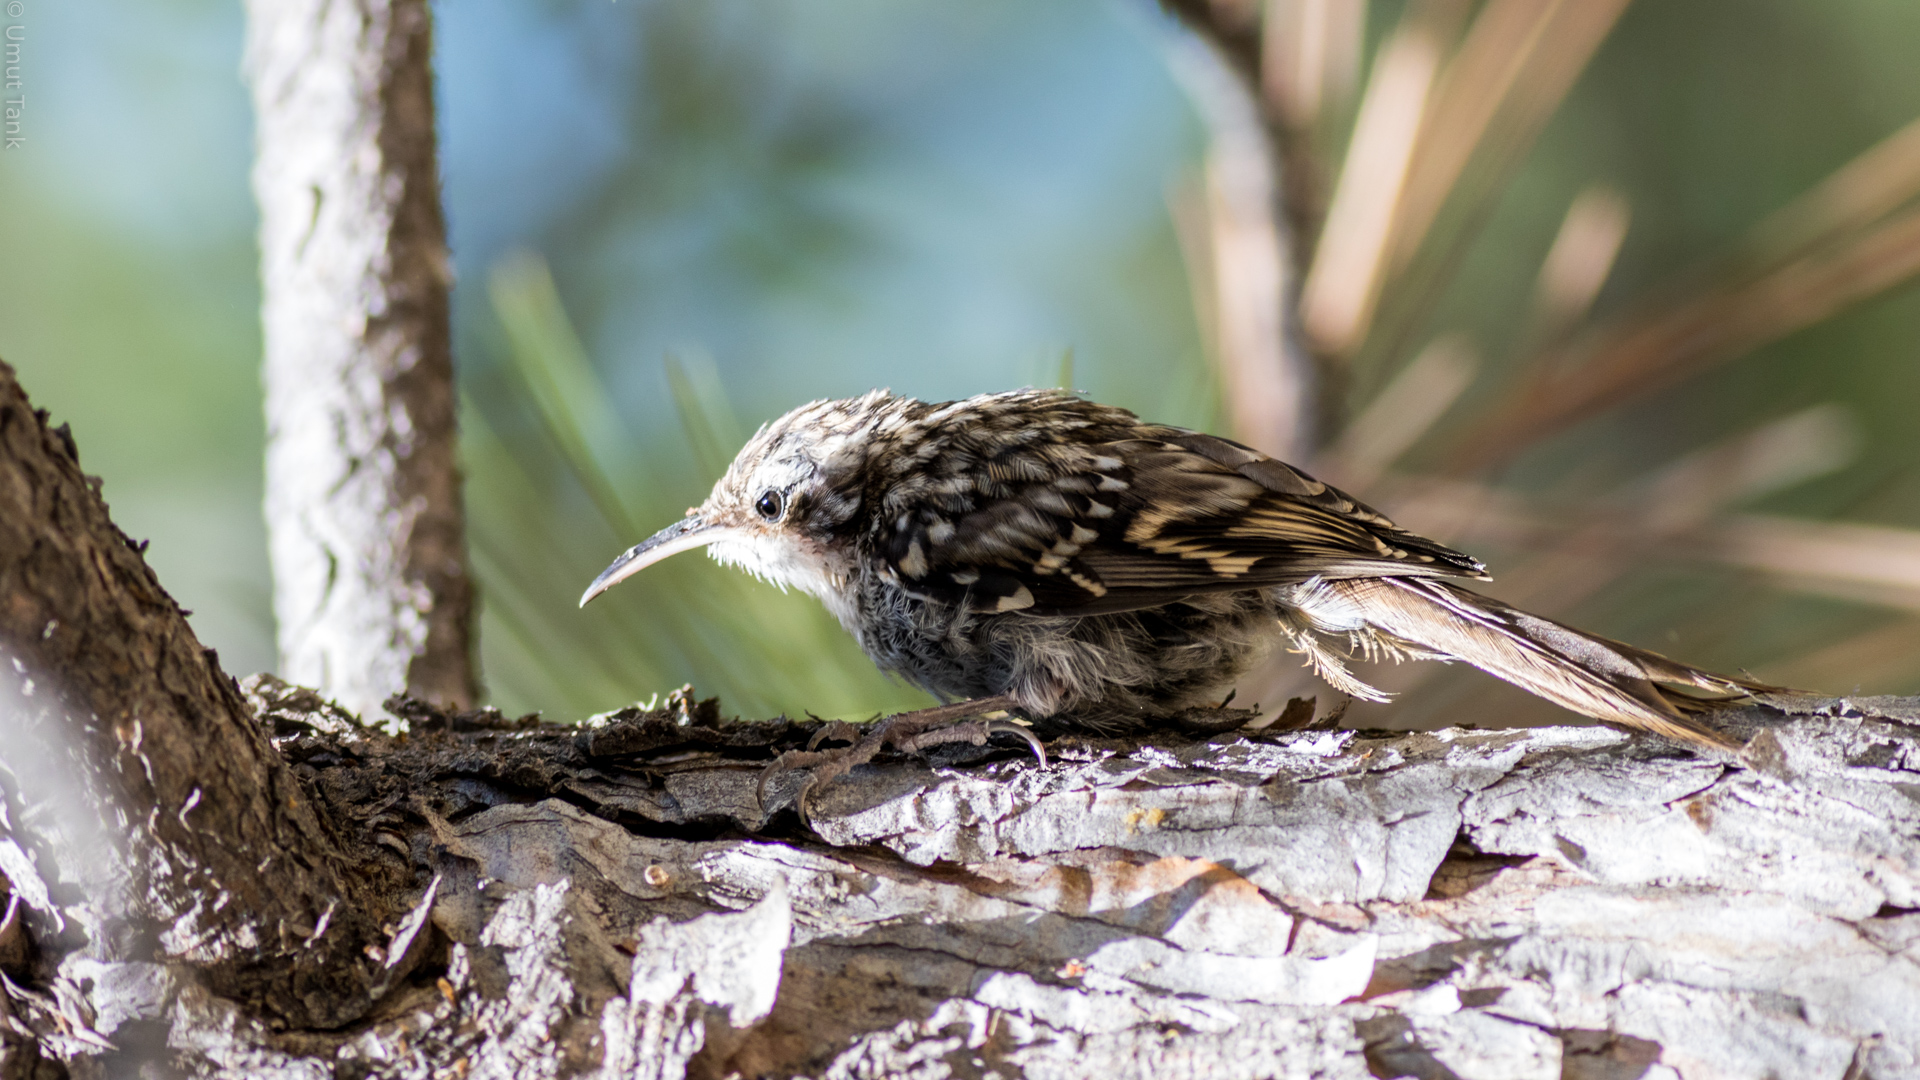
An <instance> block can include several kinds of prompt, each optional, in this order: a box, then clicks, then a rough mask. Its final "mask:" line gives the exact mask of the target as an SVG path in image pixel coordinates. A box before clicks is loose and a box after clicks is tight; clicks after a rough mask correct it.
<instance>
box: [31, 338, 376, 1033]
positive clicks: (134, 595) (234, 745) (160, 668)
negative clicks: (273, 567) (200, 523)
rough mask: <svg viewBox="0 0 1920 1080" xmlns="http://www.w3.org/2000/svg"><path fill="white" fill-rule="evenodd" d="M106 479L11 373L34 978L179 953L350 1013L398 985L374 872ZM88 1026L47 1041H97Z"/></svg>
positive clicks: (244, 994)
mask: <svg viewBox="0 0 1920 1080" xmlns="http://www.w3.org/2000/svg"><path fill="white" fill-rule="evenodd" d="M98 483H99V482H98V481H97V480H93V479H91V478H89V477H87V476H85V475H83V474H82V473H81V471H80V467H79V460H78V453H77V451H76V449H75V447H74V444H73V440H72V437H71V436H70V435H68V434H67V431H66V428H65V427H61V428H57V429H53V428H48V427H47V425H46V422H45V416H44V414H40V413H36V412H35V411H34V410H33V409H32V407H31V406H30V405H29V404H28V402H27V399H26V396H25V395H24V394H23V393H22V392H21V390H20V387H19V384H18V383H17V382H16V381H15V380H14V376H13V371H12V369H11V368H9V367H7V366H6V365H5V364H0V653H4V654H5V658H4V659H3V660H0V673H3V676H4V677H3V678H0V683H4V687H0V689H6V690H7V693H6V694H5V696H4V699H0V784H4V787H5V792H4V794H5V799H4V801H0V832H3V833H4V834H5V835H6V839H3V840H0V873H3V874H4V876H5V877H6V878H7V879H9V880H10V881H11V882H12V889H11V892H12V894H13V897H14V900H15V901H16V902H22V903H26V904H28V905H30V906H32V907H33V908H34V909H35V910H36V911H40V912H42V913H44V914H45V915H46V917H47V918H48V919H50V920H51V929H50V930H49V929H47V928H45V927H43V928H42V930H41V932H40V935H39V936H40V938H41V940H40V945H41V948H42V950H43V955H44V958H45V960H46V964H47V966H46V967H45V968H43V969H38V975H39V976H40V977H39V979H38V980H37V981H38V982H40V984H41V985H42V986H44V987H48V988H51V989H52V990H53V991H54V992H55V995H56V997H58V998H59V999H60V1000H66V999H68V998H70V997H72V996H73V995H74V994H79V995H80V997H81V999H84V997H85V993H86V991H85V990H84V989H81V988H83V987H84V986H86V985H87V984H88V982H89V980H95V979H97V978H98V977H99V972H101V971H102V970H104V969H103V967H102V965H107V966H115V965H117V967H114V970H116V971H118V972H119V975H118V976H117V977H119V978H121V979H122V981H127V982H138V983H141V984H142V985H143V987H144V989H145V990H147V991H151V992H155V993H157V992H158V982H157V981H156V980H161V979H162V978H163V969H162V968H161V967H159V966H156V965H162V964H176V963H177V964H180V965H184V967H185V968H191V969H192V970H194V971H197V972H198V973H199V975H200V977H201V979H202V981H203V982H204V984H205V986H206V988H207V989H208V990H210V991H211V992H213V993H215V994H220V995H223V996H226V997H230V998H232V999H234V1000H235V1001H236V1003H237V1004H238V1005H240V1006H241V1007H243V1008H245V1009H246V1010H247V1011H248V1012H249V1013H251V1014H252V1015H255V1016H258V1017H260V1018H261V1019H262V1020H263V1021H271V1022H277V1023H284V1024H291V1025H295V1026H314V1025H319V1026H330V1025H335V1024H339V1023H343V1022H346V1021H349V1020H352V1019H354V1018H355V1017H357V1016H358V1015H360V1014H361V1013H364V1012H365V1011H366V1008H367V1005H366V1000H365V999H366V995H367V992H368V990H369V989H370V988H374V987H377V986H378V985H379V984H380V983H382V982H383V980H384V979H385V974H384V972H382V971H381V970H380V968H379V967H378V965H371V964H369V963H367V958H366V957H365V956H364V955H362V954H361V951H360V950H361V948H362V946H363V945H365V944H367V943H369V942H372V941H373V940H374V937H373V928H374V927H377V925H378V923H377V921H373V922H370V921H369V920H371V919H377V916H378V914H379V912H380V907H379V905H378V903H377V902H376V900H375V898H376V897H377V896H378V890H377V888H376V887H375V883H374V882H373V881H372V880H370V879H367V878H366V877H365V874H366V871H367V869H368V866H367V864H366V862H365V860H364V858H361V857H358V856H356V857H353V858H351V859H350V858H348V857H347V856H346V855H345V853H344V852H343V850H342V849H341V848H340V846H339V843H338V841H337V840H336V839H335V837H334V835H333V833H332V832H331V830H330V828H329V826H328V824H327V822H326V820H325V819H324V818H323V817H321V816H319V815H317V814H316V813H315V808H314V806H313V804H312V800H311V799H309V798H308V797H307V796H306V795H305V793H304V792H303V791H302V789H301V788H300V786H299V784H298V783H297V782H296V781H295V779H294V777H293V775H292V773H291V771H290V770H289V769H288V766H287V764H286V762H285V761H284V760H283V759H282V758H281V756H280V755H279V754H278V753H277V752H275V750H274V749H273V747H272V746H271V745H269V743H268V741H267V739H266V738H265V736H264V734H263V733H262V732H261V730H260V728H259V726H258V725H257V724H256V723H255V722H254V720H253V718H252V715H251V712H250V710H249V709H248V707H247V705H246V703H245V702H244V701H243V700H242V699H241V697H240V694H239V692H238V691H237V689H236V688H235V687H234V685H233V681H232V680H231V679H229V678H227V676H225V675H224V674H222V673H221V672H220V669H219V666H218V663H217V662H216V660H215V657H214V656H213V654H212V653H211V651H209V650H203V649H202V648H201V647H200V645H199V643H198V642H197V641H195V640H194V637H193V633H192V631H191V630H190V629H188V627H187V622H186V619H185V618H184V617H183V615H182V614H181V612H180V609H179V607H178V606H177V605H175V604H174V602H173V600H172V598H171V597H169V596H168V595H167V594H166V592H165V591H164V590H162V589H161V588H160V585H159V583H158V582H157V581H156V580H155V579H154V577H153V573H152V571H151V570H149V569H148V568H147V566H146V563H145V562H144V561H143V560H142V559H141V557H140V555H139V553H138V551H137V550H136V549H135V548H134V546H133V545H132V543H131V542H130V541H128V540H127V538H126V536H125V535H124V534H122V533H121V532H120V531H119V530H118V529H117V528H115V527H114V525H113V523H112V522H111V521H110V520H108V517H107V511H106V505H105V504H104V503H103V502H102V501H101V499H100V496H99V493H98ZM13 925H16V926H17V923H16V924H13ZM5 955H6V949H5V948H0V957H4V956H5ZM9 974H12V972H9ZM14 1004H15V1007H16V1008H18V1007H20V1001H19V1000H16V1001H15V1003H14ZM91 1027H92V1020H91V1018H88V1019H87V1020H86V1021H85V1022H82V1023H81V1024H80V1025H79V1026H78V1027H77V1028H75V1029H74V1030H73V1031H69V1032H64V1033H61V1034H59V1035H58V1036H56V1037H54V1042H53V1044H52V1045H53V1046H54V1048H55V1049H56V1050H57V1051H59V1052H62V1053H66V1052H70V1051H72V1050H73V1049H74V1048H75V1047H77V1046H84V1045H86V1043H85V1041H84V1038H83V1036H84V1033H85V1032H86V1031H88V1030H90V1029H91ZM76 1032H77V1033H79V1034H76ZM16 1034H17V1032H16ZM5 1037H6V1036H5V1034H4V1033H0V1039H4V1038H5ZM62 1039H67V1040H72V1039H82V1041H81V1042H79V1043H73V1042H70V1041H69V1042H62V1041H61V1040H62Z"/></svg>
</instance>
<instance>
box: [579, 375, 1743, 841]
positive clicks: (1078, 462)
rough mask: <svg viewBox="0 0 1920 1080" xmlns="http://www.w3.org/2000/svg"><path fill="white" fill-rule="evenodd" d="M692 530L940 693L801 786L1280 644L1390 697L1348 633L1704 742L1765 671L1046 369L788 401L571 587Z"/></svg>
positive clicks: (1375, 653)
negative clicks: (1045, 382)
mask: <svg viewBox="0 0 1920 1080" xmlns="http://www.w3.org/2000/svg"><path fill="white" fill-rule="evenodd" d="M696 547H705V548H707V550H708V551H709V552H710V553H711V554H712V555H713V557H714V558H715V559H718V560H719V561H720V562H722V563H726V564H730V565H733V566H738V567H740V568H742V569H745V570H747V571H749V572H751V573H753V574H756V575H758V576H760V577H762V578H765V579H767V580H769V581H773V582H776V583H778V584H781V585H784V586H791V587H793V588H797V589H800V590H801V591H803V592H806V593H808V594H810V595H812V596H815V597H818V598H819V599H820V601H821V602H822V603H824V604H825V605H826V606H827V608H828V609H829V610H830V611H832V612H833V614H834V615H835V616H836V617H838V618H839V620H840V623H841V625H842V626H845V627H846V628H847V631H848V632H849V633H851V634H852V635H853V636H854V638H855V640H857V641H858V642H859V643H860V647H861V648H862V649H864V650H865V651H866V653H867V655H868V656H870V657H872V658H873V661H874V663H876V664H878V665H879V666H880V667H881V668H882V669H884V670H886V671H889V672H893V673H895V674H897V675H899V676H901V677H902V678H904V679H905V680H906V681H908V682H910V683H912V684H914V685H916V686H919V687H922V688H924V689H926V690H927V691H929V692H931V693H932V694H934V695H935V696H936V697H939V698H941V699H942V700H944V701H947V702H950V703H952V704H948V705H945V706H942V707H938V708H933V709H925V710H921V711H919V712H914V713H905V714H902V715H900V716H896V717H893V718H891V719H889V720H886V721H883V722H881V723H880V724H877V725H874V726H873V727H872V728H871V729H869V730H868V732H867V733H866V734H865V735H864V736H860V737H857V738H856V741H855V743H854V745H853V746H850V747H847V748H844V749H842V750H839V751H833V752H827V753H809V752H789V754H787V755H786V756H785V757H784V758H783V759H782V761H781V762H778V763H776V768H781V767H796V766H814V767H817V768H816V772H815V775H814V776H813V777H812V779H811V780H810V781H809V784H808V787H809V788H811V787H812V786H814V785H815V784H818V783H823V782H826V781H828V780H830V779H832V778H833V777H835V776H838V775H840V774H843V773H844V772H845V771H846V770H847V769H849V768H851V767H852V766H853V765H855V764H858V763H860V762H864V761H866V760H869V759H871V758H872V757H873V756H874V754H875V753H877V752H878V751H879V750H880V749H881V748H882V747H883V746H885V745H893V746H896V747H898V748H901V749H905V750H915V749H919V748H922V747H925V746H930V745H934V744H937V743H941V742H953V741H962V740H964V741H970V742H979V741H981V740H984V739H985V738H986V737H987V735H988V734H990V733H992V732H994V731H1014V732H1018V733H1022V734H1025V729H1024V728H1020V727H1016V726H1014V725H1012V724H1009V723H1007V722H1006V721H1005V720H1000V719H992V717H996V716H1002V715H1004V714H1006V713H1016V714H1019V715H1022V716H1024V717H1026V718H1028V719H1029V720H1042V719H1046V718H1055V719H1057V720H1059V721H1060V722H1063V723H1067V724H1072V725H1079V726H1084V727H1088V728H1092V729H1095V730H1098V729H1100V728H1102V727H1106V728H1112V727H1115V726H1118V725H1120V724H1122V723H1125V724H1128V725H1130V726H1132V725H1138V724H1140V723H1142V722H1146V723H1152V722H1154V721H1158V720H1164V719H1167V718H1170V717H1173V716H1176V715H1178V714H1180V713H1182V712H1184V711H1185V710H1188V709H1192V708H1194V707H1197V706H1201V705H1205V704H1212V703H1215V702H1218V701H1219V700H1220V698H1221V695H1222V693H1223V692H1224V691H1225V690H1226V688H1228V687H1229V686H1230V685H1231V684H1232V683H1233V681H1234V680H1235V679H1236V678H1237V677H1238V676H1240V675H1241V674H1243V673H1244V672H1246V671H1247V670H1248V668H1250V667H1251V666H1252V665H1253V664H1255V663H1256V662H1258V661H1259V660H1260V659H1261V658H1262V657H1263V656H1265V655H1266V654H1267V653H1268V652H1269V651H1270V650H1271V649H1272V648H1273V647H1274V646H1276V645H1279V644H1281V643H1285V644H1286V645H1287V646H1289V647H1290V648H1291V649H1292V650H1294V651H1295V652H1298V653H1300V654H1301V655H1303V656H1304V657H1305V658H1306V662H1307V664H1309V665H1310V666H1311V667H1312V668H1313V669H1314V671H1315V672H1317V673H1318V674H1319V676H1320V677H1321V678H1322V679H1324V680H1326V682H1327V683H1328V684H1329V685H1331V686H1332V687H1333V688H1335V689H1336V690H1339V691H1342V692H1344V693H1347V694H1351V695H1353V696H1354V697H1358V698H1364V699H1368V700H1373V701H1380V700H1385V698H1386V695H1384V694H1382V693H1381V692H1380V691H1378V690H1376V689H1374V688H1373V687H1371V686H1369V685H1367V684H1366V683H1364V682H1362V681H1361V680H1360V679H1358V678H1357V677H1355V676H1354V675H1353V673H1352V672H1351V671H1349V669H1348V666H1347V665H1348V662H1349V661H1350V660H1352V659H1354V658H1356V657H1365V658H1368V659H1376V658H1390V659H1394V660H1409V659H1420V660H1441V661H1462V662H1465V663H1468V664H1472V665H1473V666H1475V667H1477V668H1480V669H1481V670H1482V671H1485V672H1488V673H1489V674H1492V675H1494V676H1497V677H1499V678H1501V679H1505V680H1506V681H1507V682H1510V683H1513V684H1514V685H1516V686H1518V687H1520V688H1522V689H1524V690H1527V691H1529V692H1531V693H1534V694H1537V695H1539V696H1540V697H1543V698H1546V699H1547V700H1549V701H1552V702H1555V703H1557V704H1559V705H1562V706H1565V707H1566V708H1568V709H1571V710H1573V711H1574V712H1577V713H1581V714H1584V715H1586V716H1590V717H1593V718H1595V719H1598V720H1601V721H1603V722H1606V723H1610V724H1615V725H1619V726H1624V727H1627V728H1633V729H1638V730H1642V731H1648V732H1653V733H1656V734H1658V735H1662V736H1665V737H1667V738H1671V739H1677V740H1682V741H1685V742H1690V743H1694V744H1699V745H1704V746H1711V747H1727V746H1730V745H1732V744H1731V743H1730V742H1729V740H1727V739H1726V737H1724V736H1722V735H1720V734H1719V733H1717V732H1715V731H1714V730H1713V729H1712V728H1711V727H1709V726H1708V725H1707V724H1705V723H1703V722H1702V720H1701V719H1700V714H1701V713H1702V712H1703V711H1705V710H1706V709H1707V708H1709V707H1711V706H1714V705H1717V704H1723V703H1725V702H1726V701H1728V700H1729V699H1735V698H1740V697H1744V696H1746V695H1748V694H1749V693H1751V692H1756V691H1770V690H1775V689H1777V688H1774V687H1768V686H1763V685H1761V684H1758V683H1754V682H1751V681H1748V680H1744V679H1738V678H1733V677H1729V676H1725V675H1716V674H1714V673H1712V672H1708V671H1702V670H1700V669H1698V668H1694V667H1689V666H1687V665H1685V664H1681V663H1677V662H1675V661H1672V660H1669V659H1667V658H1666V657H1664V656H1660V655H1658V654H1656V653H1652V652H1648V651H1646V650H1644V649H1638V648H1635V647H1633V646H1631V645H1626V644H1622V643H1620V642H1617V641H1611V640H1608V639H1606V638H1602V637H1597V636H1595V635H1592V634H1588V633H1585V632H1583V631H1580V630H1576V629H1574V628H1572V627H1570V626H1565V625H1563V624H1561V623H1557V622H1554V621H1552V620H1550V619H1545V618H1541V617H1540V616H1537V615H1531V614H1528V613H1527V612H1524V611H1521V610H1519V609H1517V608H1513V607H1510V606H1508V605H1506V604H1503V603H1501V602H1500V601H1498V600H1495V599H1492V598H1490V597H1487V596H1483V595H1481V594H1479V593H1477V592H1474V591H1472V590H1470V589H1467V588H1464V587H1463V586H1461V585H1459V584H1457V582H1458V581H1460V580H1462V579H1466V580H1483V581H1484V580H1489V578H1488V576H1487V573H1486V567H1485V566H1484V565H1483V564H1482V563H1481V562H1480V561H1479V560H1478V559H1475V558H1473V557H1472V556H1469V555H1465V554H1462V553H1460V552H1458V551H1454V550H1453V549H1451V548H1448V547H1445V546H1443V545H1441V544H1438V543H1435V542H1434V541H1432V540H1428V539H1426V538H1425V537H1422V536H1418V535H1415V534H1413V533H1410V532H1408V531H1406V530H1404V529H1401V528H1400V527H1398V526H1396V525H1395V524H1394V523H1393V522H1392V521H1390V520H1388V519H1387V518H1386V516H1385V515H1383V514H1381V513H1380V512H1379V511H1377V510H1374V509H1373V508H1372V507H1369V506H1367V505H1366V504H1364V503H1362V502H1360V501H1359V500H1358V499H1355V498H1353V497H1352V496H1350V495H1348V494H1346V493H1345V492H1343V491H1340V490H1339V489H1338V488H1335V487H1332V486H1330V485H1328V484H1325V483H1322V482H1320V481H1319V480H1316V479H1314V478H1313V477H1311V476H1309V475H1307V474H1306V473H1304V472H1302V471H1301V470H1299V469H1297V468H1294V467H1293V466H1291V465H1288V464H1286V463H1284V462H1281V461H1277V460H1275V459H1273V458H1271V457H1268V456H1267V455H1265V454H1262V453H1260V452H1258V451H1256V450H1253V449H1251V448H1249V447H1246V446H1243V445H1241V444H1240V443H1237V442H1234V441H1232V440H1229V439H1223V438H1219V437H1217V436H1213V435H1205V434H1201V433H1199V432H1195V431H1189V430H1186V429H1184V428H1177V427H1168V426H1165V425H1161V424H1152V423H1145V422H1142V421H1141V420H1140V419H1139V418H1138V417H1137V416H1135V415H1134V414H1133V413H1131V412H1128V411H1126V410H1125V409H1119V408H1114V407H1111V406H1107V405H1100V404H1097V403H1095V402H1091V401H1086V400H1084V399H1081V398H1079V397H1076V396H1074V395H1072V394H1069V393H1065V392H1062V391H1055V390H1014V391H1009V392H1004V393H994V394H982V395H979V396H977V397H970V398H966V399H964V400H961V401H951V402H941V403H929V402H923V401H917V400H914V399H912V398H906V397H898V396H896V395H894V394H891V393H888V392H886V391H881V390H876V391H874V392H872V393H869V394H867V395H865V396H863V397H858V398H848V399H844V400H838V401H816V402H813V403H811V404H808V405H803V406H801V407H799V408H797V409H795V410H793V411H792V412H789V413H787V414H786V415H785V416H782V417H780V418H779V419H777V420H774V421H772V422H771V423H769V424H767V425H765V426H764V427H762V428H761V429H760V431H759V432H758V433H757V434H755V435H754V437H753V438H752V439H751V440H749V441H748V443H747V445H746V446H745V447H744V448H743V449H742V450H741V451H740V454H739V456H738V457H736V458H735V459H734V461H733V464H732V465H731V466H730V467H729V468H728V469H727V472H726V475H725V476H723V477H721V479H720V481H719V482H718V483H716V484H715V485H714V488H713V493H712V494H711V495H709V496H708V497H707V500H706V501H705V502H704V503H702V504H701V505H700V506H698V507H695V508H694V509H692V510H690V511H688V512H687V516H686V517H684V518H682V519H681V520H680V521H678V522H675V523H674V524H672V525H670V526H668V527H667V528H665V529H662V530H660V531H659V532H657V533H655V534H654V535H653V536H651V537H648V538H647V539H646V540H643V541H641V542H640V543H639V544H636V545H634V546H633V547H632V548H629V549H628V550H627V551H626V552H624V553H623V554H621V556H620V557H619V558H618V559H616V560H614V562H613V565H611V566H609V567H607V569H606V570H605V571H604V572H602V573H601V574H600V576H599V577H597V578H595V579H594V581H593V584H592V585H590V586H589V587H588V588H587V591H586V594H585V595H584V596H582V597H581V599H580V603H581V604H582V605H585V604H586V603H587V602H588V601H589V600H592V599H593V598H594V597H596V596H598V595H599V594H600V593H602V592H604V591H606V590H607V589H608V588H611V587H612V586H613V585H614V584H616V583H618V582H620V581H622V580H624V579H625V578H627V577H629V576H631V575H632V574H634V573H636V572H638V571H640V570H641V569H643V568H645V567H647V566H650V565H652V564H653V563H655V562H658V561H660V560H661V559H664V558H666V557H667V556H669V555H673V554H675V553H677V552H681V551H687V550H689V549H692V548H696ZM969 717H972V718H975V719H972V720H970V721H969V720H967V719H966V718H969ZM1029 741H1033V740H1032V739H1031V737H1029ZM1034 746H1035V749H1036V751H1039V744H1038V743H1037V742H1034ZM1043 760H1044V754H1043ZM801 797H802V805H803V808H804V799H805V793H804V792H803V793H802V796H801Z"/></svg>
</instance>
